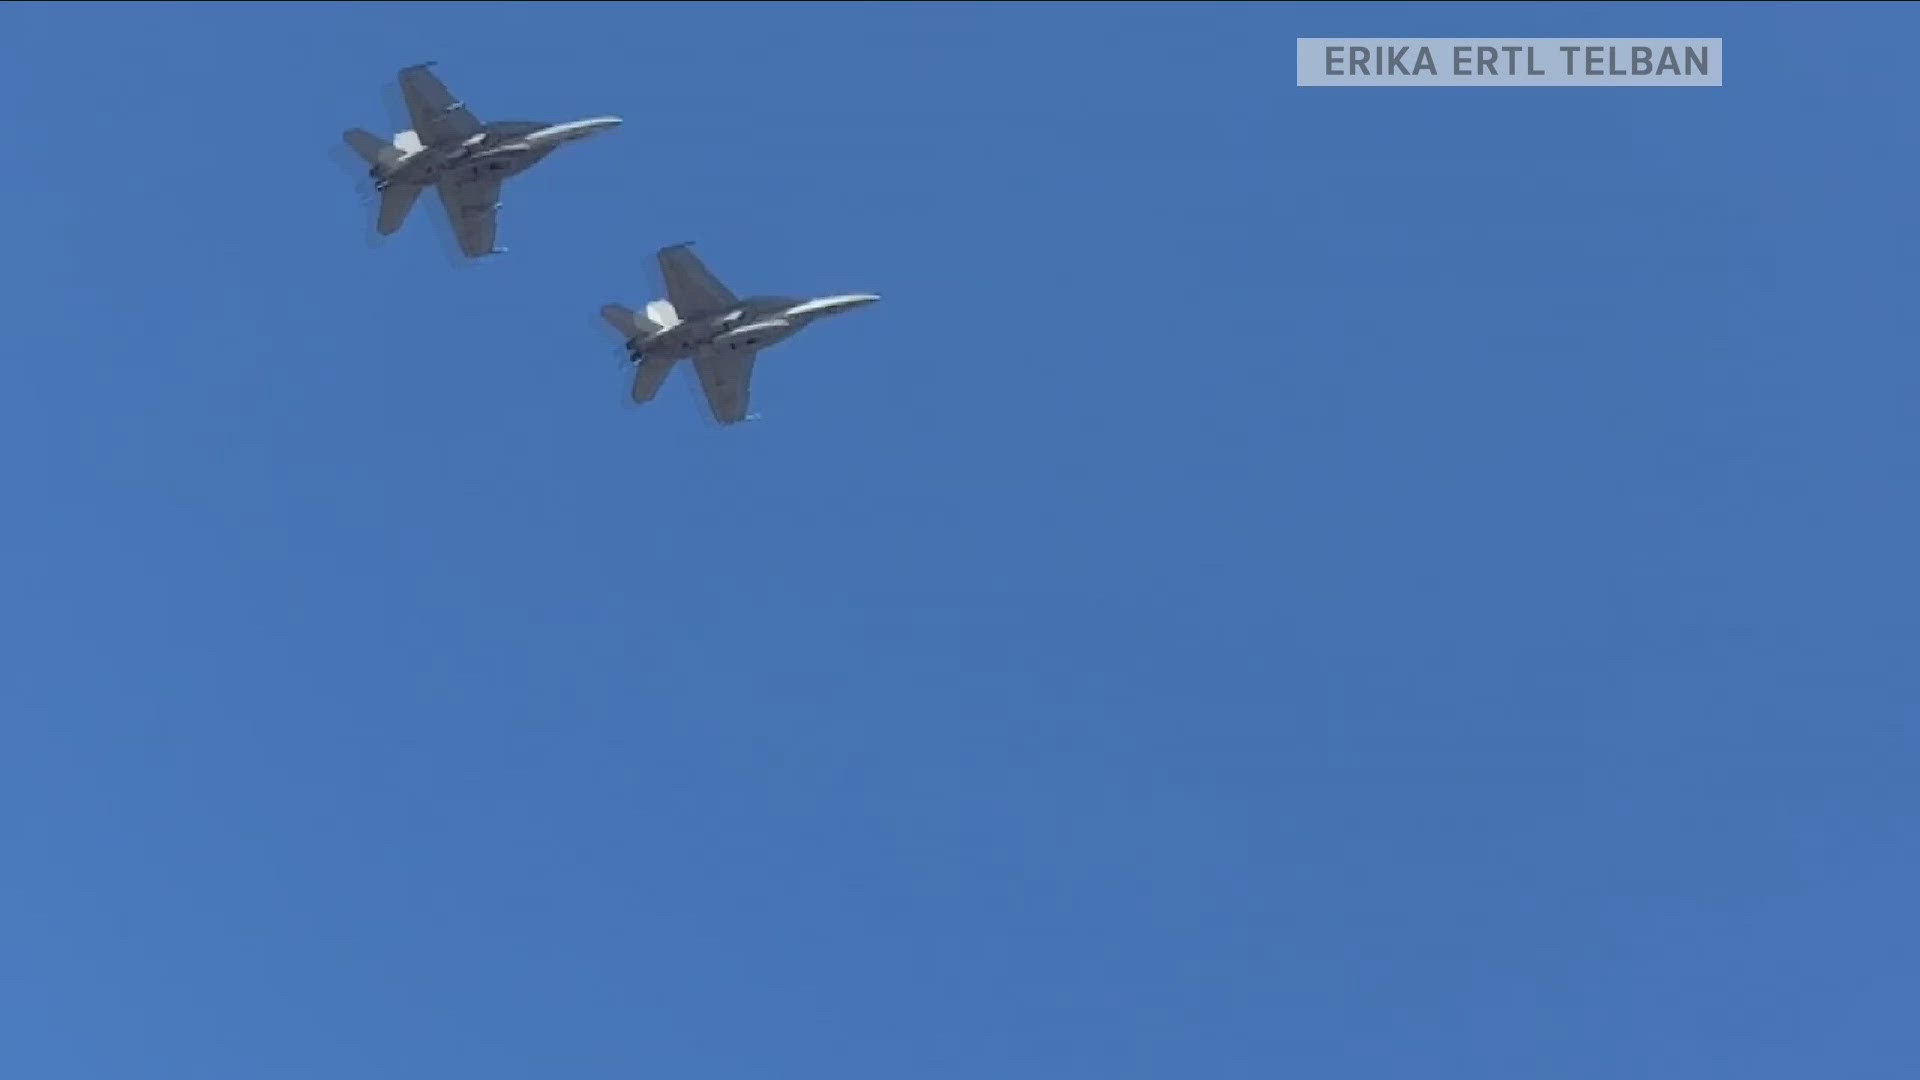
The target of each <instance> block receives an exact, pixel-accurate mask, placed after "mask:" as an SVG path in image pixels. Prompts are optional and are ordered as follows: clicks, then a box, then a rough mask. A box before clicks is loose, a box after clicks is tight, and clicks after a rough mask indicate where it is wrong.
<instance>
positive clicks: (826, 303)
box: [787, 293, 880, 317]
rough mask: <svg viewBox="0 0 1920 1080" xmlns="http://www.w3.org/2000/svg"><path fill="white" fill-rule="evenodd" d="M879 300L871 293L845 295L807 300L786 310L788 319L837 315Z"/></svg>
mask: <svg viewBox="0 0 1920 1080" xmlns="http://www.w3.org/2000/svg"><path fill="white" fill-rule="evenodd" d="M878 299H880V298H879V297H878V296H875V295H873V294H872V293H847V294H846V295H844V296H823V297H821V298H820V299H818V300H809V301H807V302H806V303H804V304H796V305H794V306H793V307H791V308H788V309H787V315H788V316H789V317H794V316H807V315H838V314H840V313H841V312H843V311H852V310H853V309H854V308H859V307H866V306H867V305H868V304H871V303H873V302H874V301H875V300H878Z"/></svg>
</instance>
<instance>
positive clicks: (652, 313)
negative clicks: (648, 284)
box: [600, 300, 679, 341]
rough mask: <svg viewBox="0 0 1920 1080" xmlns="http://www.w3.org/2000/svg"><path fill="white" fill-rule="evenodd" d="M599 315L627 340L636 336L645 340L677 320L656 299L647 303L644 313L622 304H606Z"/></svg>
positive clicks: (669, 309) (671, 310)
mask: <svg viewBox="0 0 1920 1080" xmlns="http://www.w3.org/2000/svg"><path fill="white" fill-rule="evenodd" d="M600 317H601V318H603V319H605V320H606V321H607V325H609V326H611V327H613V328H614V329H615V330H618V331H620V333H621V335H622V336H624V337H625V338H626V339H627V340H629V341H632V340H634V339H636V338H637V339H639V340H641V341H645V340H646V339H647V338H650V337H652V336H653V335H655V334H658V333H659V332H660V331H662V330H665V329H668V328H669V327H671V326H673V325H674V324H675V323H676V322H678V321H679V320H678V319H676V318H674V316H673V309H672V308H666V309H665V310H662V305H661V304H660V302H659V301H657V300H656V301H654V302H653V303H651V304H648V305H647V311H646V314H644V315H643V314H641V313H639V312H637V311H635V310H633V309H632V308H630V307H627V306H626V305H624V304H608V305H607V306H605V307H603V308H601V309H600Z"/></svg>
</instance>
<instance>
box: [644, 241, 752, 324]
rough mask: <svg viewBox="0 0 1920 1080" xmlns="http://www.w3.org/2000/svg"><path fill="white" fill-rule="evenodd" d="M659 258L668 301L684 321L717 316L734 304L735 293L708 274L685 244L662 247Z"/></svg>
mask: <svg viewBox="0 0 1920 1080" xmlns="http://www.w3.org/2000/svg"><path fill="white" fill-rule="evenodd" d="M659 259H660V277H661V279H662V280H663V281H664V282H665V283H666V286H667V302H668V303H670V304H672V305H673V310H674V312H675V313H677V314H678V315H679V316H680V320H681V321H682V322H686V321H688V320H690V319H698V318H701V317H703V316H707V315H714V314H717V313H719V312H720V311H722V310H724V309H726V308H730V307H732V306H733V305H734V302H735V301H734V295H733V290H731V289H729V288H727V287H726V286H725V285H722V284H720V281H719V279H717V278H715V277H714V276H713V275H712V274H710V273H708V272H707V268H706V266H705V265H704V264H702V263H701V262H700V260H699V259H698V258H697V257H695V256H694V254H693V252H692V251H690V250H688V249H687V246H686V245H685V244H680V245H677V246H675V247H670V248H661V249H660V255H659Z"/></svg>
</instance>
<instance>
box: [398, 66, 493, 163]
mask: <svg viewBox="0 0 1920 1080" xmlns="http://www.w3.org/2000/svg"><path fill="white" fill-rule="evenodd" d="M400 95H401V96H402V97H404V98H406V99H407V116H408V117H410V118H411V119H412V120H413V131H414V134H416V135H418V136H420V141H421V142H423V143H425V144H426V145H428V146H432V145H434V144H435V143H444V142H460V141H462V140H464V139H466V138H468V137H469V136H472V135H477V134H479V132H480V121H479V120H476V119H475V118H474V115H473V114H472V113H471V112H468V111H467V107H466V105H464V104H462V103H461V102H459V101H456V100H455V99H454V96H453V95H452V94H450V93H448V92H447V87H446V84H445V83H442V82H441V81H440V77H439V76H438V75H435V74H434V73H433V72H432V71H430V70H428V68H427V65H425V64H415V65H414V66H412V67H410V68H403V69H402V70H401V72H400Z"/></svg>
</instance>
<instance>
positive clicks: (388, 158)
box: [344, 128, 401, 168]
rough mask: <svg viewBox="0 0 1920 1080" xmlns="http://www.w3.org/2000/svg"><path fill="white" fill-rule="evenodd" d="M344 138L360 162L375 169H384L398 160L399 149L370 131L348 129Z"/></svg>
mask: <svg viewBox="0 0 1920 1080" xmlns="http://www.w3.org/2000/svg"><path fill="white" fill-rule="evenodd" d="M344 138H345V139H346V140H347V145H348V146H351V147H353V152H354V153H356V154H359V155H360V160H362V161H364V162H366V163H367V164H369V165H372V166H375V167H376V168H385V167H386V166H389V165H392V164H393V163H394V162H396V161H399V160H400V156H401V155H400V149H399V148H398V147H396V146H394V145H393V144H392V143H390V142H388V141H387V140H385V139H383V138H381V137H380V136H378V135H375V134H374V133H373V132H371V131H362V130H360V129H359V128H348V129H347V131H346V134H345V136H344Z"/></svg>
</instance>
